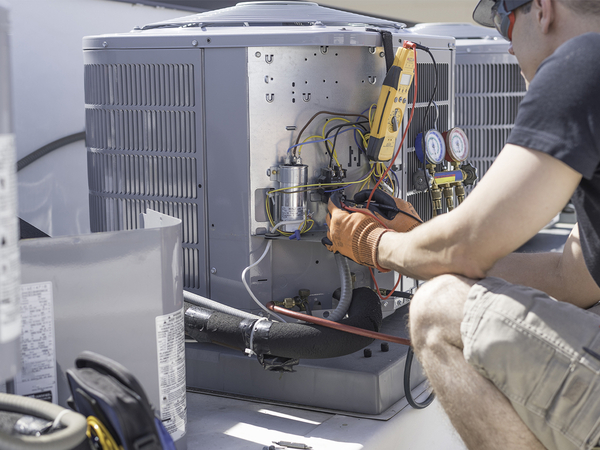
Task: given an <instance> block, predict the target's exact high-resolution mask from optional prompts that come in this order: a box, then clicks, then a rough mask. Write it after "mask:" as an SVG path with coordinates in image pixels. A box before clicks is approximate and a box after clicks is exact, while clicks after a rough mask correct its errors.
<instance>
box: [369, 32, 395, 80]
mask: <svg viewBox="0 0 600 450" xmlns="http://www.w3.org/2000/svg"><path fill="white" fill-rule="evenodd" d="M367 31H374V32H375V33H379V34H380V35H381V41H382V43H383V54H384V55H385V66H386V73H387V72H389V71H390V68H391V67H392V65H393V64H394V57H395V55H394V43H393V42H392V33H391V32H390V31H386V30H379V29H376V28H367Z"/></svg>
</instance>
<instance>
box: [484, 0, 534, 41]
mask: <svg viewBox="0 0 600 450" xmlns="http://www.w3.org/2000/svg"><path fill="white" fill-rule="evenodd" d="M531 1H532V0H519V1H509V2H507V1H506V0H499V1H497V2H496V4H495V5H494V8H493V10H492V12H493V14H494V26H495V27H496V30H498V32H499V33H500V34H501V35H502V37H503V38H504V39H506V40H508V41H512V30H513V27H514V25H515V10H516V9H517V8H520V7H521V6H523V5H526V4H527V3H529V2H531ZM507 3H509V5H510V6H508V7H507Z"/></svg>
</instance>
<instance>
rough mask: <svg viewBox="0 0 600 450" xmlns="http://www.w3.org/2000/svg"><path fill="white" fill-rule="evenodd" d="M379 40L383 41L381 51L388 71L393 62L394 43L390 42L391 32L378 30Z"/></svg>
mask: <svg viewBox="0 0 600 450" xmlns="http://www.w3.org/2000/svg"><path fill="white" fill-rule="evenodd" d="M379 34H381V40H382V41H383V53H384V54H385V65H386V67H387V72H389V70H390V68H391V67H392V64H394V44H393V42H392V33H390V32H389V31H385V30H379Z"/></svg>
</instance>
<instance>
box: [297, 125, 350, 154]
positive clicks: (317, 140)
mask: <svg viewBox="0 0 600 450" xmlns="http://www.w3.org/2000/svg"><path fill="white" fill-rule="evenodd" d="M352 130H354V127H352V128H348V129H346V130H343V131H340V132H339V133H337V135H340V134H342V133H346V132H348V131H352ZM332 139H335V136H331V137H329V138H325V139H316V140H314V141H307V142H302V143H300V144H296V145H292V146H291V147H290V148H288V149H287V152H288V153H289V152H290V150H291V149H293V148H294V147H300V146H301V145H308V144H317V143H319V142H325V141H330V140H332Z"/></svg>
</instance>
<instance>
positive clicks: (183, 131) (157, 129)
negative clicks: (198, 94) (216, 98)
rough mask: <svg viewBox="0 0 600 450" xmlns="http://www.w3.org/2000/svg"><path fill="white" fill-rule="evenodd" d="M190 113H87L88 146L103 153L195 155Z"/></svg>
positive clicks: (110, 111) (108, 111) (97, 110)
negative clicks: (145, 152) (144, 152)
mask: <svg viewBox="0 0 600 450" xmlns="http://www.w3.org/2000/svg"><path fill="white" fill-rule="evenodd" d="M195 120H196V118H195V113H194V112H193V111H153V110H149V111H148V110H113V109H96V108H88V109H86V132H87V135H86V141H87V146H88V147H90V148H96V149H105V150H125V151H154V152H157V151H162V152H171V153H195V152H196V133H195Z"/></svg>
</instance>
